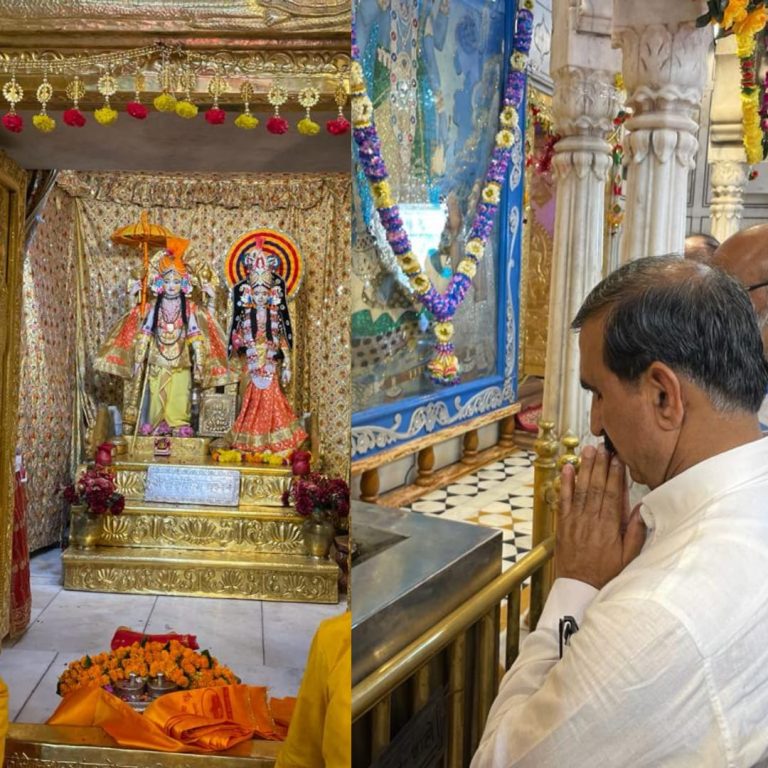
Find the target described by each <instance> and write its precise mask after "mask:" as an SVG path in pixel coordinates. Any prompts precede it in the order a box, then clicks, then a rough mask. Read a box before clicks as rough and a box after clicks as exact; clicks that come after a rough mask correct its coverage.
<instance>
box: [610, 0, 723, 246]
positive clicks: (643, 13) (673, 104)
mask: <svg viewBox="0 0 768 768" xmlns="http://www.w3.org/2000/svg"><path fill="white" fill-rule="evenodd" d="M613 8H614V17H613V41H614V44H615V45H619V46H620V47H621V49H622V54H623V66H622V72H623V75H624V85H625V87H626V89H627V103H628V105H629V106H630V107H631V108H632V110H633V116H632V118H631V119H630V120H628V121H627V123H626V128H627V131H628V132H629V136H628V139H627V141H626V142H625V146H626V147H627V162H628V165H629V168H628V172H627V207H626V218H625V228H624V235H623V238H622V261H630V260H632V259H636V258H639V257H641V256H650V255H654V254H661V253H671V252H682V250H683V240H684V238H685V210H686V191H687V181H688V171H689V170H690V169H691V168H693V166H694V164H695V158H696V150H697V148H698V141H697V139H696V132H697V128H698V126H697V124H696V121H695V120H694V119H693V117H694V114H695V110H696V108H697V107H698V105H699V104H700V102H701V97H702V93H703V91H704V84H705V82H706V76H707V53H708V50H709V47H710V46H711V45H712V31H711V29H709V28H707V27H704V28H699V27H697V26H696V18H697V16H698V15H699V14H700V13H702V12H704V11H705V10H706V4H705V3H704V1H703V0H694V1H693V2H691V1H687V2H685V3H677V2H670V0H648V2H644V3H637V2H636V0H614V5H613Z"/></svg>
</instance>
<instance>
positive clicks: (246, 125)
mask: <svg viewBox="0 0 768 768" xmlns="http://www.w3.org/2000/svg"><path fill="white" fill-rule="evenodd" d="M258 124H259V118H258V117H254V116H253V115H252V114H250V113H249V112H243V113H242V114H241V115H238V116H237V117H236V118H235V125H236V126H237V127H238V128H242V129H243V130H244V131H252V130H253V129H254V128H255V127H256V126H257V125H258Z"/></svg>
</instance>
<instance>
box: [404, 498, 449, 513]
mask: <svg viewBox="0 0 768 768" xmlns="http://www.w3.org/2000/svg"><path fill="white" fill-rule="evenodd" d="M411 510H412V511H414V512H421V513H422V514H426V513H431V514H433V515H435V514H438V515H439V514H440V513H441V512H443V511H444V510H445V501H428V500H424V499H422V500H420V501H415V502H414V503H413V504H411Z"/></svg>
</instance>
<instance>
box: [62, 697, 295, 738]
mask: <svg viewBox="0 0 768 768" xmlns="http://www.w3.org/2000/svg"><path fill="white" fill-rule="evenodd" d="M266 691H267V689H266V688H263V687H260V686H251V685H227V686H218V687H214V688H196V689H194V690H191V691H178V692H176V693H167V694H165V695H164V696H161V697H160V698H159V699H157V700H155V701H153V702H152V703H151V704H150V705H149V706H148V707H147V708H146V710H145V711H144V714H143V715H142V714H139V713H138V712H136V711H135V710H134V709H133V708H132V707H131V706H130V705H129V704H126V703H125V702H124V701H121V700H120V699H119V698H117V696H113V695H112V694H111V693H108V692H107V691H105V690H104V689H103V688H81V689H80V690H78V691H74V692H73V693H71V694H69V695H68V696H66V697H65V698H64V700H63V701H62V702H61V704H59V706H58V708H57V709H56V711H55V712H54V713H53V715H51V717H50V719H49V720H48V725H98V726H100V727H102V728H103V729H104V730H105V731H106V732H107V733H108V734H109V735H110V736H111V737H112V738H113V739H114V740H115V741H116V742H117V743H118V744H120V745H121V746H124V747H140V748H144V749H156V750H160V751H162V752H218V751H221V750H224V749H229V748H230V747H233V746H235V744H239V743H240V742H241V741H247V740H248V739H251V738H253V737H254V736H256V737H258V738H262V739H270V740H279V739H281V738H282V735H281V732H282V730H283V728H282V727H280V726H276V724H275V722H274V721H273V719H272V716H271V714H270V711H269V707H268V705H267V696H266Z"/></svg>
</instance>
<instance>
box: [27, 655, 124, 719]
mask: <svg viewBox="0 0 768 768" xmlns="http://www.w3.org/2000/svg"><path fill="white" fill-rule="evenodd" d="M106 647H109V643H107V646H106ZM102 650H104V649H102ZM89 652H90V649H85V650H83V649H82V648H80V649H78V650H72V651H63V652H60V653H58V654H56V658H55V659H54V660H53V662H52V663H51V665H50V666H49V667H48V671H47V672H46V673H45V675H43V677H42V679H41V680H40V683H39V684H38V686H37V688H35V690H34V691H33V693H32V695H31V696H30V697H29V698H28V699H27V701H26V703H25V704H24V706H23V708H22V710H21V712H19V714H18V715H17V717H16V722H17V723H44V722H45V721H46V720H47V719H48V718H49V717H50V716H51V715H52V714H53V712H54V710H55V709H56V707H58V706H59V704H60V703H61V697H60V696H58V695H57V693H56V683H57V682H58V680H59V675H60V674H61V673H62V672H63V671H64V670H65V669H66V668H67V664H69V662H70V661H75V660H76V659H79V658H82V657H83V656H85V654H86V653H89Z"/></svg>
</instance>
